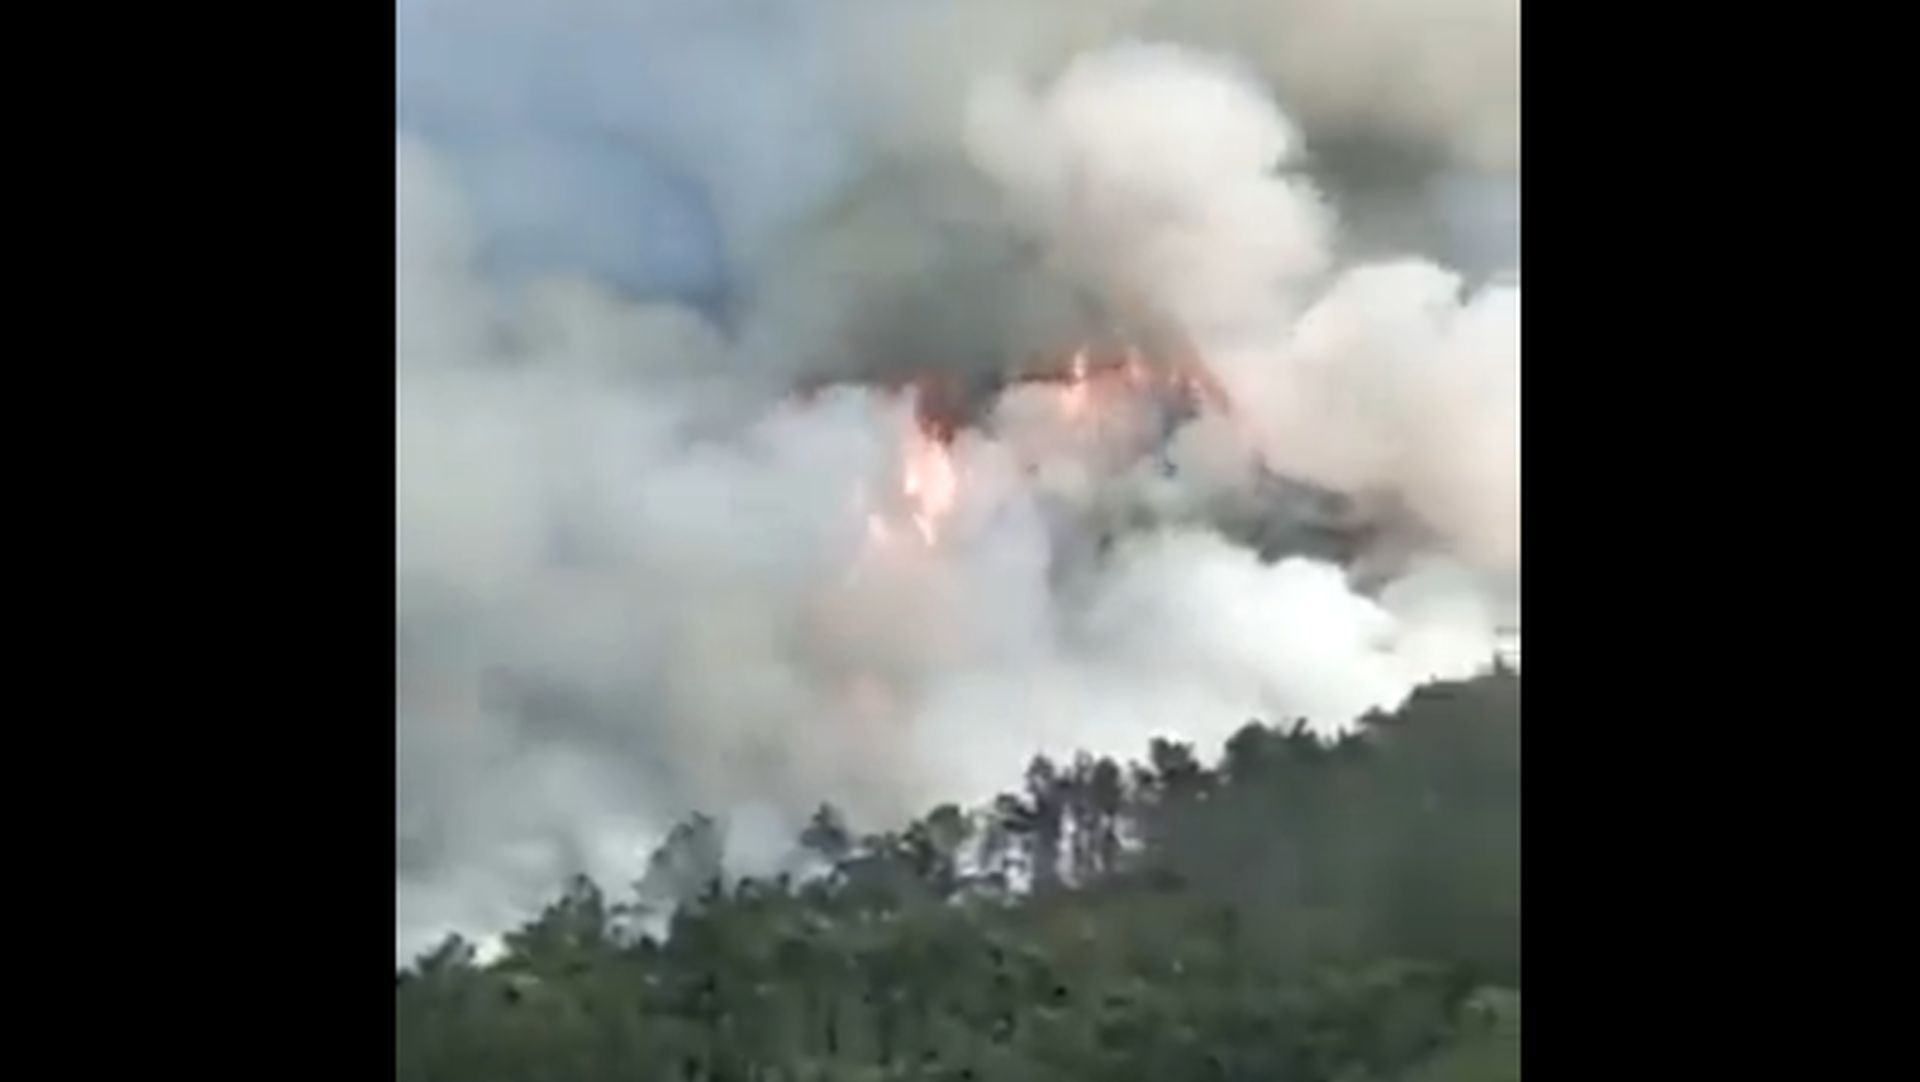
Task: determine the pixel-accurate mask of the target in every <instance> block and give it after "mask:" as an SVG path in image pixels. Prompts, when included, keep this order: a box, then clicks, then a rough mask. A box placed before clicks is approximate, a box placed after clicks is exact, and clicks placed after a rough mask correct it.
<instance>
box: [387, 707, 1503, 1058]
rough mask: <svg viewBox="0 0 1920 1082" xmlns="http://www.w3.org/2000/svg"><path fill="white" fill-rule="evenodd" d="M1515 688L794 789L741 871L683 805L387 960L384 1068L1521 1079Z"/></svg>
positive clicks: (713, 828)
mask: <svg viewBox="0 0 1920 1082" xmlns="http://www.w3.org/2000/svg"><path fill="white" fill-rule="evenodd" d="M1519 690H1520V689H1519V679H1518V677H1517V676H1514V675H1511V674H1507V673H1496V674H1494V675H1491V676H1487V677H1482V678H1478V679H1476V680H1473V681H1470V682H1466V683H1457V684H1444V685H1437V686H1434V687H1430V688H1427V689H1424V690H1422V691H1421V692H1418V693H1416V694H1415V696H1414V697H1413V698H1412V699H1411V700H1410V701H1409V702H1408V703H1407V704H1406V706H1405V707H1404V708H1402V709H1401V710H1399V711H1397V712H1396V713H1394V714H1392V715H1375V716H1372V717H1370V718H1369V719H1368V720H1367V722H1366V724H1364V725H1363V726H1362V727H1361V728H1360V729H1359V730H1357V731H1355V732H1352V733H1348V734H1346V735H1344V736H1340V737H1337V738H1324V737H1320V736H1316V735H1315V734H1313V733H1311V732H1310V731H1308V730H1306V729H1305V728H1304V727H1299V726H1289V727H1284V728H1270V727H1265V726H1260V725H1257V724H1249V725H1248V726H1246V727H1245V728H1243V729H1242V730H1241V731H1239V732H1238V733H1236V734H1235V735H1234V736H1233V737H1232V738H1231V739H1230V740H1228V741H1227V743H1226V746H1225V748H1224V751H1223V753H1222V754H1221V755H1220V757H1219V758H1218V760H1217V761H1215V762H1212V763H1207V762H1203V761H1202V760H1201V759H1200V758H1198V757H1197V756H1196V754H1195V752H1194V749H1193V748H1192V747H1191V746H1189V745H1185V744H1180V743H1175V742H1172V741H1156V742H1155V743H1154V744H1153V745H1152V746H1151V748H1150V749H1149V753H1148V755H1147V757H1146V761H1145V762H1140V763H1131V764H1126V765H1122V764H1120V763H1116V762H1115V761H1113V760H1111V759H1104V758H1102V759H1095V758H1092V757H1086V756H1080V757H1076V758H1074V759H1072V760H1070V761H1068V762H1064V763H1059V762H1053V761H1050V760H1047V759H1044V758H1037V759H1035V760H1034V762H1033V763H1032V764H1031V766H1030V768H1029V770H1028V771H1027V776H1026V779H1025V785H1024V787H1023V788H1022V789H1020V790H1019V791H1017V792H1013V793H1008V794H1006V795H1003V796H1001V797H1000V798H998V799H997V800H996V801H994V802H991V803H990V804H988V805H986V806H985V807H983V808H980V809H977V810H974V811H972V812H965V811H963V810H962V809H959V808H956V807H954V806H951V805H947V806H942V807H940V808H937V809H934V810H933V811H932V812H930V813H928V814H926V815H924V816H922V817H921V818H919V819H917V820H915V821H913V822H912V823H911V824H909V825H908V826H907V827H906V828H905V829H903V830H896V831H885V832H879V833H866V834H863V833H861V832H859V831H858V830H856V829H855V828H854V827H853V826H851V825H850V824H849V823H848V821H847V820H846V819H845V818H844V817H843V816H841V815H840V814H839V813H838V812H837V811H835V810H834V809H833V808H832V807H831V806H823V807H821V808H820V809H819V810H818V811H817V812H816V813H815V815H814V816H813V818H812V821H811V822H810V823H809V825H808V826H807V828H806V829H805V830H804V831H803V832H802V834H801V836H800V838H799V845H798V846H797V847H796V848H795V849H794V850H792V852H791V853H790V854H789V856H790V857H791V861H790V862H789V863H788V864H787V865H786V867H785V868H784V869H783V870H782V871H781V872H779V873H778V874H776V875H773V876H769V877H766V878H752V877H739V876H736V875H733V874H731V873H730V872H729V871H728V870H727V867H726V856H725V828H724V824H722V823H720V822H719V821H717V820H714V819H711V818H706V817H703V816H695V817H693V818H690V819H688V820H687V821H685V822H683V823H682V824H681V826H680V827H678V828H676V829H675V830H674V831H673V832H672V834H671V835H670V837H669V838H668V839H667V841H666V842H665V843H664V844H663V845H662V846H661V847H660V848H659V849H658V850H657V851H656V853H655V855H654V857H653V858H652V860H651V861H650V862H649V863H648V864H647V865H646V867H645V868H644V869H635V870H634V871H635V875H636V881H635V882H634V883H633V884H632V887H631V888H630V889H615V891H614V893H613V894H611V895H609V894H607V893H605V892H603V890H602V888H601V887H600V886H598V885H596V884H594V883H593V882H591V881H589V880H586V879H580V880H577V881H576V882H575V883H574V884H573V885H572V887H571V888H569V889H568V890H567V891H566V892H565V893H564V894H562V895H561V896H560V897H559V898H558V899H557V900H555V901H553V902H552V903H551V904H550V905H549V906H548V907H547V908H546V910H545V912H544V913H543V914H541V915H540V916H539V917H538V918H537V919H535V920H533V921H531V922H529V923H528V924H526V925H525V926H523V927H522V928H520V929H519V930H518V931H516V932H514V933H512V934H510V935H509V936H508V937H507V938H506V940H505V942H504V944H503V945H502V946H501V947H500V948H499V949H498V951H497V953H496V955H495V956H494V957H491V958H490V959H488V960H486V961H484V962H482V961H481V960H479V959H478V958H476V956H475V951H474V948H473V947H472V946H471V945H469V944H467V943H464V942H462V941H460V940H458V939H454V940H449V941H448V942H446V943H444V944H443V945H441V946H440V947H439V948H438V949H436V950H434V951H431V952H429V953H427V954H425V955H423V956H422V957H421V958H420V959H419V960H418V961H417V962H416V963H415V964H413V965H412V966H410V967H408V968H407V969H406V970H404V971H403V972H402V973H401V974H400V975H399V978H398V982H397V988H396V1011H397V1015H396V1019H397V1025H398V1049H397V1050H398V1057H399V1058H398V1063H397V1070H398V1075H397V1077H398V1078H399V1079H400V1080H401V1082H416V1080H419V1082H425V1080H432V1079H461V1080H464V1082H486V1080H488V1079H521V1078H542V1079H549V1080H554V1082H561V1080H569V1079H599V1078H614V1077H619V1078H636V1079H653V1078H658V1079H682V1080H693V1079H700V1080H718V1079H743V1080H744V1079H768V1080H771V1079H836V1080H837V1079H881V1078H891V1079H976V1080H980V1082H998V1080H1002V1079H1040V1078H1047V1079H1068V1078H1072V1079H1079V1078H1085V1079H1099V1080H1127V1079H1140V1080H1142V1082H1146V1080H1155V1082H1159V1080H1165V1079H1189V1078H1191V1079H1203V1078H1214V1079H1262V1080H1268V1079H1297V1080H1301V1082H1314V1080H1322V1079H1325V1080H1335V1079H1340V1080H1361V1079H1401V1080H1407V1082H1414V1080H1434V1082H1438V1080H1442V1079H1451V1080H1458V1082H1469V1080H1471V1082H1500V1080H1502V1079H1516V1080H1517V1079H1518V1078H1519V1025H1520V1015H1519V1006H1520V942H1519V907H1520V893H1519V881H1520V880H1519V876H1520V865H1519V780H1520V772H1519V756H1520V724H1519Z"/></svg>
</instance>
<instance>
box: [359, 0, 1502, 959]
mask: <svg viewBox="0 0 1920 1082" xmlns="http://www.w3.org/2000/svg"><path fill="white" fill-rule="evenodd" d="M1517 14H1518V12H1517V5H1507V6H1500V5H1490V4H1488V3H1485V2H1483V0H1448V2H1446V3H1441V4H1432V3H1426V4H1414V3H1412V2H1411V0H1369V2H1367V3H1362V4H1357V5H1356V4H1341V5H1335V4H1320V3H1302V2H1293V3H1283V4H1278V5H1275V4H1257V5H1256V4H1251V3H1228V2H1225V0H1219V2H1215V0H1204V2H1200V3H1189V4H1184V5H1180V6H1178V7H1175V6H1174V5H1161V4H1151V3H1137V2H1136V3H1126V2H1121V0H1112V2H1108V0H1090V2H1085V3H1067V2H1064V0H1062V2H1056V3H1038V4H1036V3H1022V4H1012V3H960V2H958V0H954V2H935V3H927V4H917V5H903V4H897V3H883V2H881V0H846V2H841V3H828V2H825V0H821V2H811V3H809V2H802V0H784V2H782V0H761V2H747V0H734V2H725V3H720V2H715V0H705V2H703V3H699V4H695V3H691V2H683V3H672V2H667V0H645V2H628V3H615V2H613V0H566V2H563V3H559V4H554V5H543V6H541V7H539V9H538V10H537V11H536V10H534V9H532V8H528V7H527V6H525V5H510V4H507V3H504V2H502V0H402V3H401V5H400V7H399V19H400V42H401V47H400V56H399V129H400V131H399V138H398V145H397V177H396V197H397V215H398V223H399V237H398V245H397V253H396V256H397V259H396V281H397V298H396V301H397V306H398V323H397V340H396V353H397V369H396V372H397V398H396V409H397V415H396V426H397V438H398V475H397V478H396V482H397V499H398V508H397V510H398V517H399V537H398V548H397V580H396V591H397V612H396V620H397V637H398V651H399V653H398V664H399V701H398V703H397V718H396V721H397V724H396V730H395V731H396V750H397V754H398V759H399V777H398V779H397V796H398V824H397V830H398V838H397V847H398V860H397V868H396V876H397V886H398V902H399V913H398V935H399V940H400V942H399V947H400V949H401V950H402V951H403V952H405V951H410V950H412V949H414V948H417V947H418V946H419V945H420V944H421V942H422V941H423V939H424V938H426V937H429V936H433V935H437V934H439V933H440V932H442V931H444V930H447V929H449V928H461V929H465V930H468V931H470V932H485V931H487V930H490V929H497V928H499V927H501V926H502V925H504V924H505V923H507V922H509V921H511V920H513V919H515V918H517V917H518V916H520V915H521V914H522V913H523V912H524V911H525V909H526V908H527V907H528V906H529V905H530V904H532V903H534V902H535V901H537V900H538V899H540V898H541V897H542V896H543V895H544V894H545V893H546V892H548V891H549V890H550V889H552V887H553V885H554V884H555V883H556V882H557V881H558V879H559V877H561V876H563V875H565V874H568V873H570V872H574V871H587V872H590V873H592V874H595V875H596V876H599V877H601V878H603V879H607V880H610V881H612V882H621V881H623V880H624V879H626V878H631V877H632V876H633V875H635V874H637V871H638V869H639V867H640V860H639V854H640V853H642V852H643V851H644V850H645V849H646V848H647V847H648V846H649V845H651V844H652V843H653V842H654V841H656V840H658V838H659V837H660V835H661V834H662V833H663V832H664V830H665V828H666V827H667V826H668V825H669V824H670V823H671V822H672V821H674V820H676V819H678V818H680V817H681V816H683V815H684V814H685V813H686V812H688V811H690V810H693V809H695V808H699V809H705V810H709V811H713V812H717V813H720V814H723V815H724V816H726V817H727V819H728V820H729V823H730V840H731V843H732V845H733V846H734V850H735V855H736V857H737V858H738V859H741V860H744V861H746V862H748V863H750V864H751V863H755V862H759V863H770V862H772V861H774V860H777V859H778V858H779V857H780V855H781V853H782V851H783V847H784V846H785V844H786V839H787V838H788V837H789V836H790V835H791V832H792V829H793V827H794V825H795V822H796V819H797V818H798V817H799V816H800V815H801V814H803V813H804V812H805V811H806V810H807V809H809V808H810V807H811V806H812V805H813V804H814V803H817V802H818V801H819V800H821V799H832V800H834V801H836V802H838V803H840V804H842V805H843V806H845V807H847V808H848V810H849V811H850V812H852V813H853V815H854V817H855V819H856V820H865V821H867V822H878V821H882V820H886V819H894V818H897V817H899V816H903V815H906V814H911V813H913V812H916V811H919V810H923V809H924V807H926V806H927V805H929V804H930V803H933V802H935V801H938V800H943V799H962V800H972V799H977V798H979V797H981V796H984V795H986V794H987V793H990V792H991V791H993V790H995V789H997V788H999V787H1001V786H1003V785H1005V784H1007V783H1008V782H1009V781H1010V780H1011V779H1013V778H1014V777H1015V776H1016V775H1017V772H1018V769H1019V767H1020V766H1021V765H1022V764H1023V762H1024V760H1025V758H1026V757H1028V756H1030V755H1031V754H1032V753H1034V752H1035V751H1051V752H1055V753H1062V752H1068V751H1071V750H1074V749H1077V748H1086V749H1089V750H1092V751H1095V752H1108V753H1114V754H1120V755H1133V754H1137V753H1138V752H1139V750H1140V748H1141V747H1142V746H1144V743H1145V741H1146V739H1147V738H1149V737H1150V736H1153V735H1176V736H1179V737H1181V738H1183V739H1191V740H1196V741H1199V742H1201V743H1202V744H1205V743H1211V742H1214V741H1216V740H1217V739H1219V738H1220V737H1222V736H1224V735H1225V734H1226V733H1227V732H1229V731H1231V730H1232V729H1233V728H1235V727H1237V726H1238V725H1239V724H1241V723H1242V722H1244V721H1245V720H1246V718H1247V717H1249V716H1263V717H1268V718H1273V719H1278V718H1281V717H1289V716H1300V717H1307V718H1310V719H1312V720H1314V721H1315V722H1317V723H1320V724H1325V725H1338V724H1341V723H1344V722H1345V721H1347V720H1350V719H1351V718H1352V717H1354V716H1355V715H1357V714H1358V713H1359V712H1361V711H1363V710H1365V709H1367V708H1368V707H1371V706H1376V705H1391V704H1393V703H1394V702H1396V701H1398V699H1399V698H1401V697H1403V696H1404V695H1405V694H1406V693H1407V692H1408V690H1410V689H1411V688H1412V687H1413V686H1415V685H1416V684H1417V683H1418V682H1420V681H1422V680H1424V679H1428V678H1431V677H1434V676H1439V675H1451V674H1458V673H1463V672H1467V671H1471V670H1472V669H1473V668H1475V667H1477V666H1479V665H1481V664H1483V663H1484V662H1485V660H1486V658H1487V657H1488V656H1489V655H1490V653H1491V651H1492V649H1493V641H1494V637H1495V632H1496V630H1497V629H1498V628H1499V627H1501V626H1504V625H1509V624H1517V619H1518V616H1517V605H1518V576H1519V532H1518V531H1519V528H1518V510H1519V496H1518V488H1517V483H1518V469H1519V463H1518V438H1517V437H1518V397H1517V395H1518V373H1519V346H1518V320H1519V314H1518V305H1519V292H1518V287H1517V285H1510V284H1500V283H1499V282H1494V283H1492V284H1486V279H1487V277H1488V275H1489V274H1490V273H1492V272H1493V271H1495V270H1499V269H1502V268H1506V269H1512V270H1516V271H1517V250H1518V249H1517V211H1518V201H1517V173H1516V172H1515V171H1514V168H1513V167H1514V163H1515V162H1516V161H1517V136H1516V133H1515V132H1514V129H1513V126H1512V123H1511V121H1512V119H1513V117H1514V115H1515V111H1516V110H1517V100H1518V98H1517V87H1515V86H1514V85H1513V74H1514V71H1515V65H1514V63H1513V60H1514V57H1513V53H1514V51H1515V48H1516V38H1515V35H1514V29H1515V26H1516V24H1517ZM1149 38H1151V40H1154V41H1157V42H1161V43H1160V44H1142V43H1140V42H1142V41H1144V40H1148V39H1149ZM1223 47H1230V48H1224V49H1223ZM1336 60H1338V61H1340V62H1337V63H1336V62H1335V61H1336ZM1276 94H1277V95H1278V101H1279V102H1281V103H1284V104H1285V107H1286V111H1285V112H1283V111H1282V110H1281V108H1280V106H1279V105H1277V104H1276ZM1316 133H1325V138H1324V140H1321V139H1319V138H1318V137H1317V135H1316ZM1322 142H1324V144H1325V146H1326V147H1327V148H1328V150H1327V151H1326V152H1322V151H1321V149H1320V147H1321V145H1322ZM1420 253H1426V255H1425V256H1424V257H1423V256H1422V255H1421V254H1420ZM1432 257H1440V258H1442V259H1444V260H1446V261H1447V262H1450V263H1452V264H1453V265H1455V266H1456V267H1458V271H1457V272H1454V271H1447V270H1443V269H1442V267H1441V265H1440V264H1438V263H1436V262H1433V261H1432ZM1095 341H1098V342H1106V343H1121V344H1123V345H1125V346H1136V347H1138V349H1137V350H1136V353H1135V354H1134V356H1135V358H1136V362H1137V363H1136V368H1135V369H1129V370H1128V371H1129V372H1130V373H1133V375H1135V376H1137V375H1138V374H1139V372H1138V371H1137V370H1151V376H1150V377H1147V378H1146V382H1147V383H1151V384H1152V386H1153V387H1155V388H1159V387H1162V386H1163V385H1164V384H1166V383H1167V381H1169V380H1171V379H1174V378H1175V377H1176V376H1177V375H1178V374H1179V373H1180V372H1182V371H1185V369H1183V368H1182V367H1181V366H1183V365H1189V364H1194V363H1198V364H1201V365H1204V370H1205V373H1206V374H1207V376H1208V378H1210V379H1211V380H1212V381H1213V382H1214V383H1215V384H1217V387H1218V389H1219V390H1220V391H1222V392H1224V395H1225V398H1226V399H1227V401H1228V403H1229V406H1228V408H1225V409H1222V408H1204V407H1203V408H1200V409H1199V410H1198V412H1197V414H1196V412H1195V411H1194V409H1192V408H1172V407H1170V406H1168V404H1167V403H1166V402H1165V401H1162V399H1164V398H1165V397H1166V396H1165V395H1164V394H1162V393H1160V392H1159V391H1156V390H1145V391H1143V390H1142V389H1141V387H1140V386H1138V385H1136V384H1134V383H1129V382H1127V381H1126V380H1122V379H1118V378H1114V377H1109V376H1104V375H1103V376H1101V377H1099V378H1094V379H1088V380H1086V381H1083V382H1081V383H1079V384H1077V385H1074V384H1066V383H1058V382H1055V383H1028V382H1019V381H1017V380H1015V379H1014V378H1013V377H1015V376H1017V375H1019V374H1021V373H1022V372H1025V371H1027V370H1029V368H1030V366H1031V365H1032V364H1033V363H1034V361H1035V359H1036V358H1039V359H1041V360H1042V361H1043V362H1044V363H1048V364H1051V365H1053V369H1052V371H1054V373H1055V374H1056V375H1057V374H1059V371H1060V365H1061V364H1062V363H1063V361H1064V358H1066V357H1067V356H1069V355H1070V354H1072V353H1073V351H1074V350H1075V349H1076V348H1077V347H1079V346H1080V345H1082V344H1084V343H1087V342H1095ZM1136 369H1137V370H1136ZM929 376H940V377H942V378H948V379H954V380H959V381H962V382H966V383H969V385H970V386H973V387H974V388H975V389H976V394H975V400H974V404H973V407H972V408H970V409H969V411H968V412H967V413H966V416H965V419H966V421H967V422H968V423H967V424H966V426H965V427H964V428H963V429H962V430H961V431H960V432H958V433H957V435H956V436H955V438H954V439H953V441H952V443H951V444H950V445H945V444H941V443H939V442H937V441H934V440H930V439H929V438H928V437H927V436H926V435H925V434H924V433H923V431H922V429H921V426H920V424H919V423H917V408H916V403H915V401H914V400H913V398H912V396H910V395H906V394H902V393H898V392H897V391H896V390H894V388H896V387H897V386H899V385H900V384H903V383H905V382H907V381H910V380H923V379H925V378H926V377H929ZM802 392H804V393H802ZM1186 405H1187V407H1191V406H1192V403H1191V402H1189V403H1187V404H1186ZM1163 407H1165V408H1163Z"/></svg>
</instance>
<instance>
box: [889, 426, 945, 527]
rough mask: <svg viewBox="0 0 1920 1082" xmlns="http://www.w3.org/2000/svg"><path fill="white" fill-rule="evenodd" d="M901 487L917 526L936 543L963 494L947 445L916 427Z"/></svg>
mask: <svg viewBox="0 0 1920 1082" xmlns="http://www.w3.org/2000/svg"><path fill="white" fill-rule="evenodd" d="M900 488H901V493H902V494H903V495H904V496H906V498H907V505H908V509H909V510H908V514H909V515H910V516H911V517H912V519H913V525H914V528H915V529H917V530H919V531H920V537H921V539H922V540H924V541H925V542H926V543H927V544H929V545H932V544H934V543H935V542H937V541H938V540H939V539H940V528H941V526H942V524H944V523H945V521H946V519H947V518H948V516H950V515H951V514H952V513H953V507H954V504H955V503H956V502H957V501H958V500H959V497H960V476H959V474H958V472H956V471H955V470H954V467H953V456H952V455H951V454H949V453H948V451H947V445H946V444H944V443H942V442H940V441H939V440H936V439H933V438H931V437H929V436H928V435H927V434H926V433H924V432H921V431H918V430H915V432H914V435H913V439H912V440H911V442H910V443H909V444H908V446H907V460H906V464H905V468H904V469H903V470H902V477H901V484H900Z"/></svg>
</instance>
